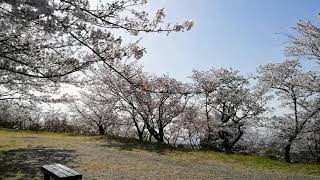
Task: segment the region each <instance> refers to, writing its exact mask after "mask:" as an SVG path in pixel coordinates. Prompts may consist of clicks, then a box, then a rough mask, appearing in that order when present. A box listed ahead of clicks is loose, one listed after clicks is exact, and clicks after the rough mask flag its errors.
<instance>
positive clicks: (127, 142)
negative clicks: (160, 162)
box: [98, 137, 192, 155]
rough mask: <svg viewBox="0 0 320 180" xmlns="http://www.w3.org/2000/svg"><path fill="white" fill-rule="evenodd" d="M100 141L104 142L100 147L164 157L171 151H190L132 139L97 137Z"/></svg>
mask: <svg viewBox="0 0 320 180" xmlns="http://www.w3.org/2000/svg"><path fill="white" fill-rule="evenodd" d="M98 139H99V140H100V141H102V142H104V143H103V144H100V145H99V146H101V147H108V148H117V149H119V150H124V151H131V150H133V149H141V150H145V151H149V152H156V153H158V154H161V155H164V154H166V153H169V152H172V151H184V152H189V151H192V150H191V149H188V148H176V147H174V146H170V145H168V144H160V143H156V142H148V141H139V140H137V139H133V138H123V137H99V138H98Z"/></svg>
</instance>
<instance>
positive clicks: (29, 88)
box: [0, 0, 320, 162]
mask: <svg viewBox="0 0 320 180" xmlns="http://www.w3.org/2000/svg"><path fill="white" fill-rule="evenodd" d="M146 3H147V1H145V0H125V1H113V2H108V3H105V4H101V5H100V6H99V7H98V8H97V9H92V8H90V4H89V2H88V1H83V0H82V1H69V0H61V1H50V0H41V1H22V0H21V1H20V0H17V1H0V5H1V6H0V7H1V8H0V16H1V18H0V23H1V28H0V34H1V36H0V45H1V49H0V75H1V76H0V127H6V128H15V129H30V130H45V131H52V132H76V133H82V134H100V135H113V136H124V137H131V138H137V139H139V140H140V141H152V142H157V143H162V144H169V145H172V146H186V147H189V148H205V149H213V150H217V151H224V152H230V153H231V152H242V153H253V154H259V155H267V156H270V157H272V158H276V159H284V160H285V161H287V162H298V161H299V162H302V161H310V162H320V75H319V68H318V67H319V64H320V28H318V27H316V26H314V25H313V24H311V23H310V22H304V21H300V22H298V23H297V26H296V28H295V30H296V34H295V35H294V36H292V37H290V39H291V43H290V44H289V45H288V47H287V48H286V51H285V54H286V55H287V57H288V59H289V60H285V61H283V62H281V63H274V64H266V65H261V66H260V67H258V68H257V73H256V75H253V76H244V75H242V74H241V73H240V72H239V71H237V70H233V69H231V68H230V69H225V68H218V69H217V68H211V69H209V70H206V71H199V70H194V71H193V73H192V76H191V80H192V81H191V82H189V83H185V82H180V81H178V80H176V79H174V78H172V77H169V76H168V75H163V76H156V75H153V74H149V73H146V72H144V71H143V67H142V65H141V63H139V61H136V60H137V59H140V58H141V57H142V56H143V53H144V52H145V49H144V48H143V47H140V46H139V45H138V44H139V41H136V42H134V43H128V44H124V43H123V40H122V39H121V36H118V37H117V33H116V31H117V30H118V31H121V33H126V34H127V36H133V37H135V36H139V34H141V33H152V32H153V33H155V32H159V33H161V32H165V33H170V32H180V31H188V30H190V29H191V27H192V25H193V23H192V22H191V21H186V22H183V23H181V24H174V25H171V24H164V17H165V13H164V10H163V9H160V10H158V11H157V12H156V14H155V17H153V18H152V17H151V16H150V15H149V14H148V13H147V12H145V11H142V10H139V7H141V6H142V5H144V4H146ZM305 61H310V62H311V63H310V64H312V65H313V67H312V68H310V70H307V68H305V67H303V63H304V62H305ZM314 69H316V70H314ZM68 83H69V84H73V85H74V86H76V87H78V88H81V92H80V95H79V97H77V98H71V97H62V98H60V99H59V98H58V99H54V98H53V96H54V95H55V94H57V93H59V89H60V87H61V86H62V85H63V84H68ZM59 101H61V102H64V103H65V104H66V105H67V106H68V110H56V109H46V113H42V112H43V110H42V109H43V108H41V106H40V105H41V104H42V103H48V102H49V103H56V102H59ZM275 104H277V105H275Z"/></svg>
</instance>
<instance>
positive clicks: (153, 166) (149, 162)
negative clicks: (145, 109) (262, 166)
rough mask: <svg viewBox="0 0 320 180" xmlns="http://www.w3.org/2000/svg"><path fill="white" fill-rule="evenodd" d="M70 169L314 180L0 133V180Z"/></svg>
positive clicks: (133, 148) (132, 146)
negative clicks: (54, 166) (57, 166)
mask: <svg viewBox="0 0 320 180" xmlns="http://www.w3.org/2000/svg"><path fill="white" fill-rule="evenodd" d="M51 163H61V164H65V165H67V166H70V167H73V168H75V169H76V170H78V171H80V172H82V173H83V175H84V179H90V180H91V179H101V180H105V179H317V178H316V177H311V176H310V177H309V176H297V175H286V174H279V173H275V172H264V171H263V172H262V171H256V170H253V169H247V168H245V169H239V168H235V167H232V166H229V165H226V164H222V163H219V162H215V161H198V160H193V159H192V158H190V159H179V158H176V156H175V155H173V154H172V153H170V152H167V151H158V150H157V149H155V148H153V147H152V146H150V147H148V146H145V145H143V146H142V145H138V144H136V143H133V142H120V141H119V140H114V139H104V138H100V139H98V138H92V137H83V138H81V137H73V136H61V137H60V136H52V135H39V134H31V135H30V134H28V135H17V134H10V133H9V134H8V135H4V134H1V133H0V179H1V180H2V179H41V173H40V171H39V168H40V167H41V166H42V165H44V164H51Z"/></svg>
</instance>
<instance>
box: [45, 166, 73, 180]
mask: <svg viewBox="0 0 320 180" xmlns="http://www.w3.org/2000/svg"><path fill="white" fill-rule="evenodd" d="M41 170H42V171H43V172H44V173H49V174H50V175H51V176H53V177H58V178H64V177H67V176H66V175H65V174H63V173H61V172H59V171H58V170H56V169H54V168H52V167H50V166H48V165H47V166H43V167H41Z"/></svg>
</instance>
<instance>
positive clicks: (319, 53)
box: [286, 21, 320, 64]
mask: <svg viewBox="0 0 320 180" xmlns="http://www.w3.org/2000/svg"><path fill="white" fill-rule="evenodd" d="M294 29H295V30H296V32H297V34H295V35H293V36H290V38H291V44H290V45H289V46H288V47H287V48H286V53H287V55H289V56H294V57H303V58H308V59H311V60H314V61H315V62H317V63H318V64H320V28H319V27H317V26H315V25H314V24H312V23H311V22H308V21H299V22H298V23H297V26H296V27H295V28H294Z"/></svg>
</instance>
